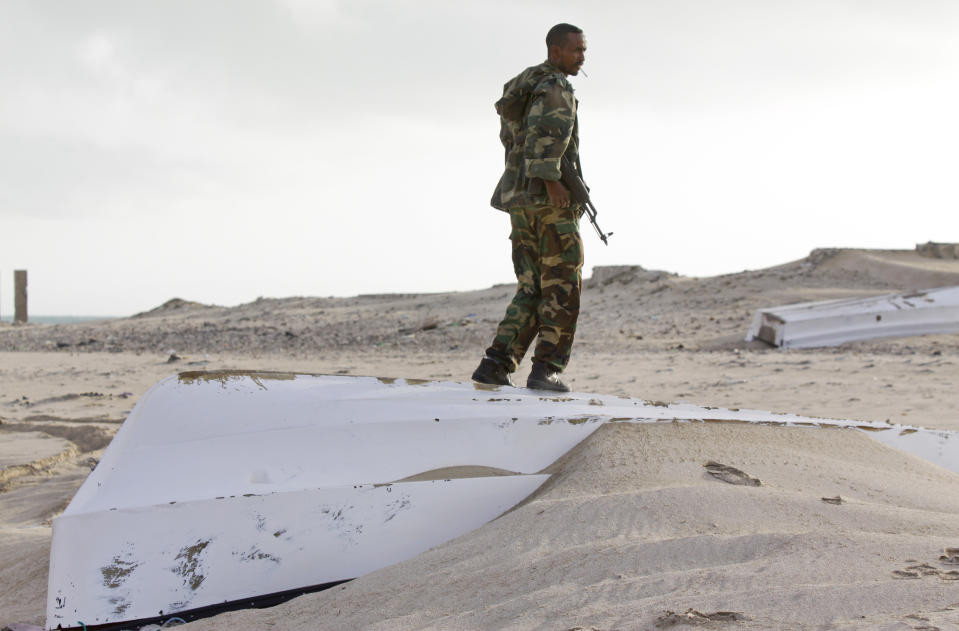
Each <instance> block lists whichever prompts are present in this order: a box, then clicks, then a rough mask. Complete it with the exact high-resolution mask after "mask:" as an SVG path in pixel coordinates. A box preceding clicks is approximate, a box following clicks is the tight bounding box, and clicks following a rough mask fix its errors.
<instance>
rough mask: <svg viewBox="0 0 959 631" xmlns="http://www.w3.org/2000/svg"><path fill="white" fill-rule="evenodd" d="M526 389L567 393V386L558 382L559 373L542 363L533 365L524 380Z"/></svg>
mask: <svg viewBox="0 0 959 631" xmlns="http://www.w3.org/2000/svg"><path fill="white" fill-rule="evenodd" d="M526 387H527V388H529V389H530V390H552V391H553V392H569V386H567V385H566V384H565V383H563V382H562V381H560V379H559V372H557V371H555V370H553V369H552V368H550V367H549V366H548V365H547V364H544V363H540V362H537V363H534V364H533V370H531V371H530V373H529V378H528V379H527V380H526Z"/></svg>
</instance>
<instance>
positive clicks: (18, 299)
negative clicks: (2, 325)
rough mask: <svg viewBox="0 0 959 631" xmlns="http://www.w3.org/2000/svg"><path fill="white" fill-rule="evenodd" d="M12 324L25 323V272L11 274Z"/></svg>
mask: <svg viewBox="0 0 959 631" xmlns="http://www.w3.org/2000/svg"><path fill="white" fill-rule="evenodd" d="M13 322H14V324H16V323H18V322H20V323H24V324H25V323H26V322H27V270H25V269H18V270H14V272H13Z"/></svg>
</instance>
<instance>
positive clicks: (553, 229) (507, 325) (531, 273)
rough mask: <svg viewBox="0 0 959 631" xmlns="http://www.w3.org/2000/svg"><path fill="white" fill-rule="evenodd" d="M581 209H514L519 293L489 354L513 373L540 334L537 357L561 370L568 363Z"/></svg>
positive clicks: (578, 281) (578, 284) (578, 280)
mask: <svg viewBox="0 0 959 631" xmlns="http://www.w3.org/2000/svg"><path fill="white" fill-rule="evenodd" d="M581 214H582V211H580V210H577V209H571V208H556V207H554V206H528V207H525V208H513V209H510V211H509V216H510V222H511V224H512V232H511V233H510V237H509V238H510V240H511V241H512V242H513V269H514V271H515V272H516V295H515V296H513V300H512V302H510V304H509V306H508V307H507V308H506V316H505V317H504V318H503V321H502V322H500V324H499V327H498V328H497V329H496V335H495V337H494V338H493V343H492V345H491V346H490V347H489V348H488V349H487V350H486V354H487V356H489V357H491V358H492V359H494V360H496V361H497V362H499V363H500V364H502V365H504V366H506V368H507V370H509V371H510V372H513V371H515V370H516V368H517V367H518V366H519V363H520V362H521V361H522V359H523V357H524V356H525V355H526V351H527V349H529V346H530V344H531V343H532V342H533V338H535V337H536V336H537V335H539V339H538V340H537V342H536V349H535V350H534V352H533V361H534V362H543V363H546V364H548V365H549V366H550V367H551V368H552V369H553V370H555V371H562V370H563V369H564V368H565V367H566V364H567V363H569V355H570V350H571V349H572V346H573V335H574V334H575V332H576V319H577V318H578V317H579V296H580V292H581V291H582V284H583V282H582V272H583V241H582V239H581V238H580V236H579V216H580V215H581Z"/></svg>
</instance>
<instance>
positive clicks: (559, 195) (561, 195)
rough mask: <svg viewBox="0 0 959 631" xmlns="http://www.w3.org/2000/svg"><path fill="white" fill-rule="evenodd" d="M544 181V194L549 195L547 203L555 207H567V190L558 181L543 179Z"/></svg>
mask: <svg viewBox="0 0 959 631" xmlns="http://www.w3.org/2000/svg"><path fill="white" fill-rule="evenodd" d="M543 181H544V182H545V183H546V194H547V195H549V203H550V204H551V205H553V206H556V207H557V208H568V207H569V191H568V190H567V189H566V187H565V186H563V183H562V182H560V181H558V180H557V181H555V182H554V181H553V180H543Z"/></svg>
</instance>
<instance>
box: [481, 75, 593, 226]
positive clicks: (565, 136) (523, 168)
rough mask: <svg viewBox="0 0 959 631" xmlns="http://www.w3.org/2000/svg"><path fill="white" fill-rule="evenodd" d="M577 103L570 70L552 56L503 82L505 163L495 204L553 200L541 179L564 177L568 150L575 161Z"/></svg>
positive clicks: (500, 110) (501, 111)
mask: <svg viewBox="0 0 959 631" xmlns="http://www.w3.org/2000/svg"><path fill="white" fill-rule="evenodd" d="M577 105H578V102H577V100H576V97H575V96H573V86H572V85H570V83H569V81H567V79H566V75H565V74H563V73H562V71H560V70H559V69H558V68H556V66H554V65H552V64H551V63H549V62H548V61H547V62H543V63H541V64H539V65H538V66H531V67H529V68H527V69H526V70H524V71H523V72H521V73H519V74H518V75H517V76H516V77H514V78H513V79H511V80H510V81H508V82H507V83H506V85H504V86H503V98H501V99H500V100H499V101H497V102H496V112H497V113H498V114H499V115H500V133H499V137H500V140H501V141H502V142H503V147H504V148H505V149H506V169H505V171H504V172H503V176H502V177H501V178H500V180H499V184H497V185H496V190H495V191H494V192H493V198H492V199H491V200H490V204H491V205H492V206H493V208H499V209H500V210H506V211H508V210H509V209H510V208H517V207H521V206H531V205H534V204H546V203H549V197H548V196H547V195H546V187H545V186H543V183H542V181H541V180H554V181H555V180H559V179H560V160H561V158H562V157H563V156H564V155H565V156H566V157H567V158H568V159H569V160H570V161H572V162H573V163H575V162H576V158H577V147H578V146H579V124H578V122H577V119H576V108H577ZM537 178H539V179H537Z"/></svg>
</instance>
